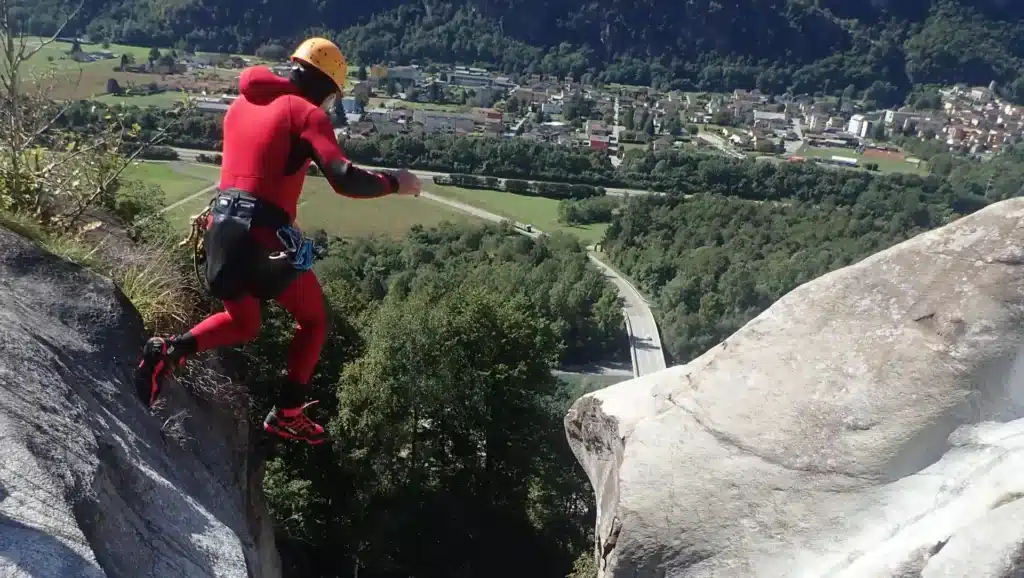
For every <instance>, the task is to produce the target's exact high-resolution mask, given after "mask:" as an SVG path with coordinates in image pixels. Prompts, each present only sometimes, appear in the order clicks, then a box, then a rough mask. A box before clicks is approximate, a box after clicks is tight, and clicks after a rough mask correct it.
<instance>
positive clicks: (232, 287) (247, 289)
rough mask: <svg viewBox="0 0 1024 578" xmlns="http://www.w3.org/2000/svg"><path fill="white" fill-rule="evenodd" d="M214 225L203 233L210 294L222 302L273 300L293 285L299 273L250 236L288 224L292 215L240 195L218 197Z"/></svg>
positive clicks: (234, 192)
mask: <svg viewBox="0 0 1024 578" xmlns="http://www.w3.org/2000/svg"><path fill="white" fill-rule="evenodd" d="M210 217H211V219H212V220H211V222H210V226H209V227H207V229H206V231H205V232H204V233H203V247H204V250H205V252H206V262H205V264H204V269H205V277H206V284H207V286H208V288H209V291H210V294H211V295H213V296H214V297H216V298H218V299H222V300H233V299H238V298H239V297H242V296H245V295H252V296H254V297H256V298H258V299H273V298H275V297H277V296H278V295H280V293H281V291H284V289H285V288H286V287H287V286H288V285H289V284H291V282H292V281H293V280H294V279H295V277H296V276H297V274H298V271H296V270H295V268H294V267H293V266H292V265H291V263H289V262H288V260H287V259H280V258H275V255H274V254H273V253H272V252H271V251H269V250H267V249H266V248H265V247H263V246H262V245H260V244H259V243H258V242H257V241H256V240H255V239H253V237H252V233H251V228H252V227H254V226H260V227H267V228H269V229H271V230H277V229H278V228H280V227H282V226H285V225H287V224H288V221H289V219H288V215H287V214H286V213H285V212H284V211H283V210H281V209H280V208H278V207H275V206H273V205H270V204H267V203H263V202H262V201H260V200H259V199H257V198H255V197H253V196H252V195H250V194H248V193H246V192H244V191H237V190H230V191H225V192H223V193H220V194H218V195H217V196H216V197H214V199H213V201H212V205H211V207H210Z"/></svg>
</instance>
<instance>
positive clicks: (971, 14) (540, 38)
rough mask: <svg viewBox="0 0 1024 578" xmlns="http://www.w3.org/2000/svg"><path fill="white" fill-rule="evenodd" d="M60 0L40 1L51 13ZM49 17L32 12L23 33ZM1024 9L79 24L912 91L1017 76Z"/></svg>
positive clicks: (119, 12)
mask: <svg viewBox="0 0 1024 578" xmlns="http://www.w3.org/2000/svg"><path fill="white" fill-rule="evenodd" d="M62 1H63V0H40V1H39V2H38V3H37V4H33V6H36V5H38V4H43V5H49V4H52V3H59V2H62ZM56 13H57V12H56V10H52V9H47V10H37V9H33V10H31V11H30V12H29V13H28V14H27V16H26V19H27V20H28V24H29V28H30V29H32V30H36V31H42V30H45V29H47V28H52V27H53V24H54V23H53V20H54V18H55V17H54V16H53V15H54V14H56ZM1022 19H1024V4H1021V3H1010V2H1005V1H1002V0H984V1H980V2H971V1H969V0H906V1H905V2H899V3H897V2H889V1H885V0H877V1H874V2H868V3H851V2H846V1H841V0H814V1H811V0H745V1H741V0H724V1H723V0H685V1H683V2H678V1H669V0H639V1H628V2H627V1H626V0H608V1H604V2H596V1H594V0H459V1H455V2H442V1H438V0H424V1H423V2H419V3H414V4H402V3H400V2H398V1H397V0H384V1H381V2H374V3H369V4H351V3H346V4H345V5H340V4H337V3H333V2H327V1H326V0H293V1H290V2H284V1H282V0H262V1H261V2H259V3H250V2H241V1H240V0H227V1H218V2H214V1H213V0H141V1H134V2H130V1H127V0H116V1H114V2H106V3H105V2H100V0H87V3H86V6H85V9H84V11H83V13H82V14H81V15H80V18H78V19H77V20H76V27H77V29H78V30H80V31H87V32H89V33H90V34H91V35H93V36H97V37H102V38H108V39H111V40H119V41H123V42H127V43H136V44H149V43H155V44H159V45H164V46H169V45H172V44H175V43H179V44H185V43H187V44H189V45H192V46H195V47H198V48H200V49H203V50H212V51H241V52H251V51H253V50H255V48H257V47H258V46H260V45H261V44H263V43H266V42H272V41H278V42H284V43H287V44H290V43H292V42H294V41H296V40H297V39H298V38H299V37H300V36H302V35H303V34H305V33H308V32H311V31H315V32H319V33H324V34H335V35H337V36H338V37H339V38H340V40H342V41H343V42H344V44H345V47H346V50H347V51H348V53H349V54H350V56H351V57H353V58H354V59H355V60H356V61H359V62H362V63H374V62H379V61H395V62H409V61H413V60H418V61H421V62H427V61H445V62H451V61H461V62H464V63H472V62H477V63H481V64H488V65H491V66H495V67H498V68H501V69H503V70H505V71H507V72H527V71H530V72H545V73H557V74H566V73H572V74H574V75H576V76H581V75H583V74H585V73H587V72H590V73H592V74H594V75H597V76H598V78H600V79H602V80H605V81H616V82H628V83H635V84H645V85H646V84H650V83H652V82H653V83H655V84H659V85H661V84H664V85H666V86H672V87H676V88H683V89H700V90H728V89H732V88H737V87H748V88H750V87H755V86H756V87H758V88H761V89H763V90H770V91H775V92H778V91H783V90H786V89H794V90H798V91H821V90H824V91H826V92H838V91H842V90H843V89H844V88H845V87H846V86H847V85H849V84H853V85H854V86H855V87H857V88H859V89H865V88H868V87H869V86H871V85H872V84H873V83H875V82H876V81H877V82H879V83H883V84H882V85H881V86H878V87H876V89H877V90H882V91H887V92H891V93H893V94H894V95H896V96H900V95H902V94H904V93H905V91H906V90H907V89H908V88H909V87H910V86H911V85H913V84H920V83H951V82H957V81H963V82H970V83H974V84H987V83H988V82H989V81H991V80H996V81H998V82H1013V81H1014V80H1015V79H1016V78H1017V76H1018V75H1019V73H1020V71H1021V70H1022V69H1024V25H1022V24H1021V21H1022Z"/></svg>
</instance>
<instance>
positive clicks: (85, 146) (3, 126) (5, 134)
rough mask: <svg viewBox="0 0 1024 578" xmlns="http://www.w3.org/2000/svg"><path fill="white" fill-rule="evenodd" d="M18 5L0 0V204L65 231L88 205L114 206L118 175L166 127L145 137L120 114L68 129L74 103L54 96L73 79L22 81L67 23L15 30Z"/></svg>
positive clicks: (56, 74) (53, 74)
mask: <svg viewBox="0 0 1024 578" xmlns="http://www.w3.org/2000/svg"><path fill="white" fill-rule="evenodd" d="M12 9H13V8H12V6H11V2H10V0H0V70H3V73H2V74H0V100H2V101H3V102H5V103H7V104H6V106H7V113H6V114H4V115H2V118H0V148H2V149H3V154H2V158H0V175H2V177H0V209H4V210H9V211H14V212H19V213H22V214H26V215H29V216H32V217H34V218H36V219H38V220H39V221H40V223H41V224H43V225H44V226H47V227H52V228H54V229H56V230H58V231H60V232H62V233H67V232H69V231H71V230H72V229H73V228H74V227H75V226H77V225H80V224H81V223H80V219H81V218H82V215H83V214H85V212H86V211H87V210H88V209H90V208H93V207H95V206H97V205H104V206H107V207H108V208H111V207H113V205H114V203H115V193H116V191H117V189H118V186H119V183H118V177H119V176H120V175H121V173H122V172H123V171H124V169H125V168H126V167H127V166H128V165H129V164H130V163H131V162H132V161H133V160H134V159H136V158H137V157H138V156H139V155H141V154H142V153H143V152H144V151H145V150H146V149H148V148H150V147H151V146H153V145H155V144H157V143H158V142H159V141H160V139H161V138H162V137H163V136H164V135H165V134H166V131H167V129H168V127H164V129H163V130H161V131H160V132H159V133H158V134H157V135H155V136H154V138H152V139H140V138H139V132H140V127H139V126H138V125H136V124H134V123H132V124H129V123H127V122H126V118H125V117H124V115H123V114H120V113H118V114H110V115H108V116H107V117H106V118H105V119H104V121H105V122H104V125H103V126H102V127H100V128H99V129H98V130H96V131H94V132H89V131H84V132H83V131H76V130H73V129H69V128H67V127H66V123H67V119H68V111H69V110H70V109H71V107H72V106H73V105H74V103H73V102H66V103H58V102H55V101H54V99H52V98H51V94H52V91H53V89H54V88H55V87H56V86H57V85H64V86H66V85H67V84H69V83H73V82H75V80H73V79H71V78H69V77H68V76H66V72H65V73H63V74H62V73H61V71H56V70H52V71H50V72H49V73H48V74H49V77H44V78H38V77H37V78H33V82H32V84H31V85H30V84H28V83H25V82H23V79H22V75H23V66H24V65H25V63H26V62H27V61H28V60H29V59H30V58H32V57H33V56H35V55H36V54H38V53H39V52H40V51H41V50H44V49H45V48H46V47H47V46H49V45H51V44H53V43H54V42H55V41H56V39H57V37H58V36H59V35H60V34H61V32H62V31H63V30H64V26H65V25H66V22H65V23H64V24H62V25H60V26H58V27H57V30H56V32H55V33H54V34H53V35H52V36H49V37H45V38H42V39H39V40H34V41H31V42H30V41H29V40H28V39H27V38H26V37H25V36H24V35H22V34H21V33H20V32H18V31H17V30H12V26H11V23H12V22H13V19H12ZM76 12H77V11H76ZM182 114H183V115H184V114H187V111H186V112H183V113H182Z"/></svg>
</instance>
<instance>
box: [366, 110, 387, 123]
mask: <svg viewBox="0 0 1024 578" xmlns="http://www.w3.org/2000/svg"><path fill="white" fill-rule="evenodd" d="M390 118H391V115H390V113H389V111H388V109H386V108H371V109H370V110H368V111H366V120H368V121H370V122H384V121H386V120H390Z"/></svg>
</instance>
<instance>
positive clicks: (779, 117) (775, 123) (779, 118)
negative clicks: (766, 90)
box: [754, 110, 786, 129]
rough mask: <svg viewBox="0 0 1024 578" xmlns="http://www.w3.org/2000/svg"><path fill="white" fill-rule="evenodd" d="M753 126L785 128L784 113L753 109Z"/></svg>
mask: <svg viewBox="0 0 1024 578" xmlns="http://www.w3.org/2000/svg"><path fill="white" fill-rule="evenodd" d="M754 126H755V127H757V128H771V129H781V128H786V113H784V112H765V111H763V110H755V111H754Z"/></svg>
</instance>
